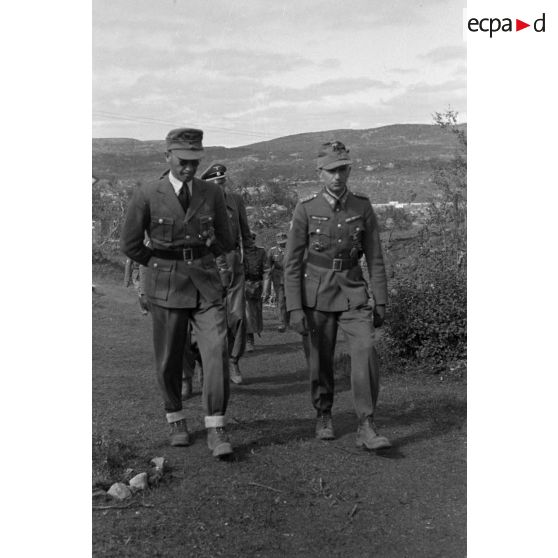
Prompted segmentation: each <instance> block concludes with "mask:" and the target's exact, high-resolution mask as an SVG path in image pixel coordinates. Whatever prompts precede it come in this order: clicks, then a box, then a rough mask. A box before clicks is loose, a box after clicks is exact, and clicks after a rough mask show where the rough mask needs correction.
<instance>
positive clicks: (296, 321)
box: [289, 309, 308, 335]
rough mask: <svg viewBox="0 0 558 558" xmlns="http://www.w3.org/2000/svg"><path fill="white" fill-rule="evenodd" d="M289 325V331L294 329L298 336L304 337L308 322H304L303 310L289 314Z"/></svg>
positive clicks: (292, 311)
mask: <svg viewBox="0 0 558 558" xmlns="http://www.w3.org/2000/svg"><path fill="white" fill-rule="evenodd" d="M289 323H290V326H291V329H294V330H295V331H296V332H297V333H300V335H304V334H305V333H307V331H308V321H307V320H306V315H305V314H304V310H301V309H299V310H291V311H290V312H289Z"/></svg>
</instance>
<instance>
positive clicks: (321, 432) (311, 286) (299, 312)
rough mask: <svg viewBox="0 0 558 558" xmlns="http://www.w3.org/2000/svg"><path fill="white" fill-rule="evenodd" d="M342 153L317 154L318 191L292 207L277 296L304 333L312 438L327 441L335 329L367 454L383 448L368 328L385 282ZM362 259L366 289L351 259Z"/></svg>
mask: <svg viewBox="0 0 558 558" xmlns="http://www.w3.org/2000/svg"><path fill="white" fill-rule="evenodd" d="M350 170H351V160H350V158H349V152H348V150H347V149H346V148H345V146H344V145H343V144H342V143H341V142H339V141H334V142H328V143H325V144H323V145H322V147H321V149H320V150H319V153H318V171H319V179H320V182H321V184H322V186H323V188H322V190H321V191H320V192H318V193H315V194H313V195H311V196H308V197H307V198H305V199H302V200H301V201H299V203H298V204H297V206H296V208H295V210H294V215H293V219H292V224H291V229H290V231H289V235H288V241H287V255H286V257H285V292H286V296H287V310H288V311H289V312H290V323H291V326H292V327H293V329H295V330H296V331H298V332H299V333H304V332H306V331H309V332H310V348H309V349H310V350H309V355H308V366H309V369H310V380H311V395H312V403H313V405H314V408H315V409H316V412H317V415H318V419H317V422H316V437H317V438H318V439H321V440H331V439H333V438H334V437H335V433H334V429H333V419H332V406H333V396H334V376H333V374H334V370H333V357H334V354H335V342H336V337H337V329H338V327H340V328H341V329H342V330H343V333H344V334H345V338H346V339H347V341H348V344H349V348H350V355H351V387H352V395H353V403H354V408H355V411H356V414H357V418H358V430H357V437H356V444H357V446H359V447H364V448H367V449H373V450H377V449H383V448H388V447H390V442H389V441H388V439H387V438H386V437H384V436H380V435H379V434H378V433H377V432H376V429H375V426H374V423H373V419H374V413H375V411H376V402H377V399H378V392H379V367H378V357H377V354H376V349H375V347H374V327H375V326H376V327H379V326H381V325H382V323H383V319H384V314H385V304H386V300H387V281H386V273H385V268H384V261H383V257H382V249H381V245H380V238H379V234H378V223H377V221H376V216H375V215H374V211H373V209H372V206H371V204H370V200H369V199H368V197H367V196H366V195H363V194H359V193H357V192H351V191H350V190H349V189H348V187H347V180H348V178H349V174H350ZM363 254H364V256H365V257H366V260H367V262H368V272H369V277H370V282H369V287H368V286H367V283H366V281H365V280H364V277H363V275H362V269H361V267H360V266H359V259H360V257H361V256H362V255H363Z"/></svg>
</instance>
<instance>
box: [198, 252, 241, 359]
mask: <svg viewBox="0 0 558 558" xmlns="http://www.w3.org/2000/svg"><path fill="white" fill-rule="evenodd" d="M227 263H228V264H229V268H230V270H231V272H232V279H231V284H230V286H229V288H228V290H227V330H228V349H229V357H230V359H231V361H232V362H237V361H238V359H239V358H240V357H241V356H242V355H243V354H244V351H245V349H246V300H245V298H244V268H243V266H242V262H241V261H240V252H239V251H238V250H232V251H231V252H228V253H227ZM202 360H203V356H202ZM204 367H205V362H204Z"/></svg>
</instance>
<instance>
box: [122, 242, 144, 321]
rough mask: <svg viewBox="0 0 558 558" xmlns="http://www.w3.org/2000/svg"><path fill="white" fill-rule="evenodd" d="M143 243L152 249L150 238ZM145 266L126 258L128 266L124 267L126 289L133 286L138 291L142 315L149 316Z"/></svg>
mask: <svg viewBox="0 0 558 558" xmlns="http://www.w3.org/2000/svg"><path fill="white" fill-rule="evenodd" d="M143 243H144V244H145V245H146V246H147V247H148V248H151V243H150V242H149V237H148V236H147V235H146V236H145V238H144V241H143ZM143 267H144V266H142V265H140V264H139V263H137V262H135V261H134V260H132V259H131V258H126V264H125V266H124V287H126V288H128V287H130V286H131V285H133V286H134V289H136V293H137V294H138V302H139V305H140V309H141V313H142V315H144V316H147V314H148V312H149V304H148V302H147V297H146V295H145V269H143Z"/></svg>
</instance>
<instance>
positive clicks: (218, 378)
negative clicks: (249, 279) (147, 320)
mask: <svg viewBox="0 0 558 558" xmlns="http://www.w3.org/2000/svg"><path fill="white" fill-rule="evenodd" d="M151 315H152V317H153V346H154V348H155V371H156V375H157V382H158V384H159V388H160V390H161V394H162V396H163V401H164V405H165V410H166V412H167V413H174V412H176V411H180V410H182V397H181V391H182V370H183V359H184V349H185V344H186V342H187V340H188V322H191V324H192V332H193V333H194V335H195V337H196V340H197V343H198V347H199V351H200V353H201V358H202V362H203V368H204V375H203V388H202V401H203V405H204V409H205V412H206V415H207V416H214V415H224V414H225V411H226V410H227V402H228V400H229V389H230V388H229V363H228V356H227V324H226V314H225V308H224V306H223V304H222V303H220V302H219V303H217V304H215V303H209V302H207V301H205V300H204V299H203V298H201V297H199V299H198V305H197V307H196V308H163V307H162V306H157V305H156V304H153V303H152V304H151Z"/></svg>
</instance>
